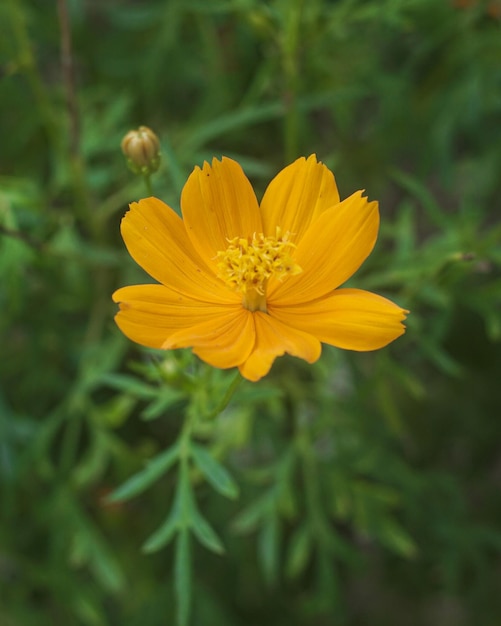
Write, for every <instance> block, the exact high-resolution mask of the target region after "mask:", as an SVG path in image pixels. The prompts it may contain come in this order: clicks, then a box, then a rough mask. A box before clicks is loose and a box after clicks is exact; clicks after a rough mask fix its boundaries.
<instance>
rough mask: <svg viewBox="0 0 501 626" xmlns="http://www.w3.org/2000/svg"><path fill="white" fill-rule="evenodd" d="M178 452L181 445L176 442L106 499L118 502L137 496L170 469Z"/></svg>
mask: <svg viewBox="0 0 501 626" xmlns="http://www.w3.org/2000/svg"><path fill="white" fill-rule="evenodd" d="M178 453H179V446H178V444H177V443H176V444H174V445H173V446H172V447H171V448H169V449H168V450H165V451H164V452H162V453H161V454H159V455H158V456H156V457H155V458H154V459H152V460H151V461H149V462H148V464H147V465H146V467H145V469H144V470H142V471H141V472H138V473H137V474H134V476H132V477H131V478H129V480H127V481H126V482H125V483H124V484H123V485H121V486H120V487H119V488H118V489H116V490H115V491H114V492H113V493H112V494H111V495H110V496H108V497H107V498H106V500H107V501H108V502H118V501H122V500H128V499H129V498H132V497H134V496H137V495H138V494H139V493H141V492H143V491H144V490H145V489H147V487H149V486H150V485H151V484H152V483H154V482H155V481H156V480H158V479H159V478H160V476H162V474H164V473H165V472H166V471H167V470H168V469H169V467H170V466H171V465H172V464H173V463H174V461H175V460H176V459H177V457H178Z"/></svg>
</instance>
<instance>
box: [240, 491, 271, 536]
mask: <svg viewBox="0 0 501 626" xmlns="http://www.w3.org/2000/svg"><path fill="white" fill-rule="evenodd" d="M272 506H273V494H270V493H265V494H264V495H263V496H261V497H260V498H258V499H257V500H255V501H254V502H252V503H251V504H250V505H249V506H248V507H247V508H245V509H244V510H243V511H242V512H241V513H240V514H239V515H237V517H236V518H235V520H234V521H233V523H232V527H233V530H234V532H236V533H239V534H242V535H245V534H247V533H250V532H252V531H254V530H256V528H258V526H259V525H260V522H261V520H262V518H263V517H265V516H266V515H267V514H268V513H269V511H270V507H272Z"/></svg>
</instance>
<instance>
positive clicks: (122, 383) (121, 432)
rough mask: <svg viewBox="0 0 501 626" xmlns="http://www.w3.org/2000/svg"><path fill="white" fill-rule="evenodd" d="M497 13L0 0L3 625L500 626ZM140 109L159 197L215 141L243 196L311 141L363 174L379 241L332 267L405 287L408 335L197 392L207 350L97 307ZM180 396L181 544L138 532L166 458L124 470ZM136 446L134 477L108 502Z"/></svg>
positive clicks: (110, 287)
mask: <svg viewBox="0 0 501 626" xmlns="http://www.w3.org/2000/svg"><path fill="white" fill-rule="evenodd" d="M66 12H67V16H66V17H65V14H66ZM500 13H501V8H500V4H499V3H498V2H496V1H495V0H494V1H489V2H482V1H478V2H474V1H470V2H465V1H462V2H460V1H456V2H452V0H450V1H449V0H359V1H353V0H337V1H335V0H332V1H328V0H308V1H303V0H272V1H270V2H258V1H257V0H227V1H217V0H214V1H211V0H206V1H202V0H199V1H196V0H147V1H144V2H134V1H132V0H109V1H104V2H98V1H97V0H87V1H85V0H71V1H70V0H68V1H67V2H65V1H63V0H60V1H59V2H49V1H44V2H34V1H29V0H6V1H5V2H2V3H1V5H0V63H1V65H0V71H1V74H0V311H1V314H0V331H1V337H0V351H1V352H0V356H1V358H0V497H1V501H0V507H1V508H0V625H1V626H32V625H33V626H54V625H55V626H72V625H82V626H108V625H109V626H115V625H117V626H118V625H120V626H135V625H136V624H137V625H138V626H139V625H141V626H158V625H163V624H166V625H170V624H174V623H175V620H176V619H177V620H178V623H183V620H184V622H185V623H188V618H187V615H188V613H190V614H191V617H190V623H191V624H193V625H200V626H202V625H208V626H211V625H212V624H218V625H221V626H243V625H249V626H254V625H256V626H257V625H259V626H266V625H268V624H270V625H272V624H273V626H285V625H287V626H323V625H325V626H397V625H398V626H421V625H426V626H470V625H471V626H497V625H498V624H499V615H501V595H500V593H499V589H500V584H501V561H500V550H501V498H500V488H501V455H500V435H501V428H500V415H501V411H500V408H501V394H500V381H501V352H500V349H499V348H500V338H501V223H500V220H499V213H500V205H499V197H500V193H501V182H500V180H501V177H500V172H501V21H500V17H499V14H500ZM70 34H71V40H72V41H71V44H72V48H71V57H68V56H67V55H64V54H63V55H61V50H63V51H64V50H66V51H68V49H69V48H68V47H67V46H68V35H70ZM141 124H145V125H147V126H149V127H151V128H153V129H154V130H155V132H156V133H157V134H158V136H159V138H160V141H161V146H162V164H161V167H160V170H159V172H158V173H157V174H155V175H154V176H153V177H152V184H153V188H154V193H155V195H157V196H158V197H160V198H162V199H163V200H165V201H166V202H168V203H169V204H170V205H171V206H173V207H175V208H177V207H178V204H179V194H180V191H181V189H182V186H183V184H184V181H185V180H186V177H187V175H188V174H189V173H190V171H191V170H192V168H193V167H194V165H196V164H199V165H200V164H202V162H203V160H204V159H207V160H210V159H211V158H212V157H213V156H217V157H220V156H221V155H222V154H225V155H227V156H230V157H233V158H236V159H237V160H238V161H239V162H240V163H241V164H242V166H243V167H244V169H245V171H246V173H247V174H248V176H249V177H250V178H251V180H252V182H253V184H254V186H255V189H256V191H257V194H258V196H261V194H262V192H263V191H264V189H265V187H266V185H267V183H268V182H269V180H271V178H272V177H273V176H274V175H275V174H276V173H277V172H278V171H279V170H280V169H281V168H282V167H284V166H285V165H286V164H288V163H290V162H291V161H293V160H294V159H296V158H297V157H298V156H301V155H306V156H307V155H309V154H311V153H316V154H317V156H318V158H319V159H321V160H322V161H323V162H324V163H326V164H327V165H328V166H329V167H330V168H331V169H332V170H333V171H334V172H335V175H336V179H337V182H338V186H339V189H340V193H341V197H342V198H344V197H347V196H348V195H350V194H351V193H353V192H354V191H356V190H357V189H365V190H366V192H367V194H368V195H369V198H371V199H378V200H379V202H380V210H381V218H382V226H381V232H380V237H379V240H378V244H377V246H376V249H375V251H374V253H373V254H372V256H371V257H370V259H369V260H368V261H367V262H366V263H365V264H364V267H363V268H362V269H361V270H360V271H359V272H358V273H357V275H356V276H355V278H354V279H353V280H352V281H350V285H354V286H356V287H360V288H363V289H369V290H373V291H375V292H377V293H381V294H382V295H386V296H388V297H390V298H392V299H394V300H395V301H396V302H398V303H399V304H400V305H402V306H404V307H406V308H408V309H410V310H411V315H410V316H409V319H408V329H407V333H406V335H404V336H403V337H402V338H400V339H399V340H398V341H397V342H395V343H394V344H392V345H391V346H389V347H388V348H386V349H384V350H381V351H379V352H376V353H368V354H360V353H346V352H342V351H339V350H335V349H333V348H325V349H324V352H323V355H322V357H321V359H320V361H319V362H318V363H317V364H315V365H314V366H309V365H307V364H306V363H303V362H300V361H298V360H295V359H292V358H288V357H284V358H282V359H280V360H278V361H277V362H276V363H275V365H274V367H273V369H272V372H271V374H270V375H269V376H268V377H267V378H266V379H264V380H262V381H261V382H259V383H257V384H251V383H248V382H243V383H242V384H241V385H240V387H239V388H238V390H237V392H236V395H235V396H234V398H233V401H232V403H231V404H230V405H229V407H228V408H227V409H226V410H225V411H224V412H223V413H221V414H220V415H219V416H218V417H214V416H212V417H211V416H210V415H208V413H210V412H211V411H210V410H209V409H210V408H211V407H214V406H215V405H217V403H218V400H219V399H220V398H221V397H223V396H224V392H225V389H226V388H227V387H228V386H229V385H230V380H231V377H232V374H231V373H227V372H219V371H210V370H208V369H206V368H202V367H201V366H200V364H199V363H197V361H196V359H193V358H192V357H191V355H190V353H189V352H188V351H186V352H181V353H177V352H176V353H174V354H168V355H165V354H162V353H156V352H153V351H148V350H143V349H141V348H139V347H138V346H135V345H133V344H131V343H130V342H128V341H127V340H126V339H125V338H124V337H123V336H122V335H121V334H120V333H119V331H118V330H117V328H116V327H115V325H114V322H113V314H114V311H115V306H114V305H113V303H112V302H111V293H112V292H113V291H114V290H115V289H116V288H118V287H120V286H123V285H127V284H134V283H138V282H139V283H140V282H143V281H145V280H147V278H146V277H145V275H144V273H143V272H142V271H141V270H140V269H139V268H138V267H136V266H135V264H134V262H133V261H132V259H131V258H130V257H129V256H128V255H127V253H126V251H125V248H124V246H123V243H122V241H121V238H120V234H119V223H120V219H121V217H122V215H123V214H124V212H125V211H126V207H127V203H128V202H130V201H132V200H136V199H138V198H140V197H142V196H144V195H146V192H145V187H144V183H143V181H142V180H141V178H140V177H134V175H133V174H132V173H131V172H129V171H128V170H127V167H126V165H125V161H124V158H123V156H122V154H121V152H120V140H121V138H122V137H123V136H124V135H125V133H126V132H127V131H128V130H130V129H132V128H136V127H137V126H139V125H141ZM186 372H187V373H188V374H189V375H190V376H191V378H189V377H188V379H187V378H186V377H184V375H185V373H186ZM190 380H191V381H193V380H196V381H197V384H196V385H195V386H193V385H192V386H191V387H190V384H191V383H189V381H190ZM187 381H188V382H187ZM191 413H193V414H196V415H197V416H198V417H197V419H198V418H199V422H198V425H197V428H196V429H195V432H194V441H196V442H197V444H198V446H199V448H198V450H199V452H198V457H196V459H195V457H194V459H195V460H194V465H193V466H192V467H191V469H190V471H189V476H188V479H187V480H189V484H190V485H191V487H190V489H192V493H193V494H195V495H194V497H195V498H196V502H197V507H198V510H199V511H201V512H203V516H204V519H206V520H208V522H210V526H211V528H212V529H213V530H212V532H213V533H217V536H216V535H215V534H214V535H211V533H210V532H209V531H207V528H206V527H205V526H203V525H202V526H200V525H199V526H198V532H199V535H197V537H194V538H193V540H192V541H191V542H190V544H189V548H190V551H187V552H186V553H185V554H182V555H181V556H179V551H180V548H179V545H180V543H179V542H178V543H177V544H176V546H177V547H174V544H171V543H168V544H166V545H164V546H162V549H161V550H159V551H157V552H155V553H153V554H144V553H143V552H142V551H141V546H142V545H143V544H144V542H145V541H146V540H147V538H148V536H150V535H151V533H153V532H154V531H155V529H156V528H158V527H159V526H161V525H162V524H163V522H164V520H165V518H166V516H168V514H169V511H170V509H171V505H172V502H173V498H174V492H175V490H176V476H177V475H178V470H176V468H175V467H174V466H171V467H169V468H165V469H166V471H165V473H163V474H159V475H158V476H157V478H158V480H157V481H155V482H154V481H153V480H151V483H148V485H146V482H144V480H145V479H144V474H141V471H142V468H144V467H145V463H146V462H147V460H148V459H150V458H151V457H153V456H154V455H158V454H161V453H162V451H163V450H165V449H168V448H169V447H170V446H172V444H173V442H174V441H175V440H176V437H177V436H178V434H179V432H180V430H181V427H182V424H183V420H184V419H185V418H184V417H183V415H185V414H188V415H189V414H191ZM200 450H202V451H201V452H200ZM204 452H209V453H210V457H209V460H207V458H206V457H207V455H205V456H204ZM210 459H217V460H218V461H217V463H216V462H215V463H213V464H211V461H210ZM204 460H205V465H204ZM197 463H198V469H197V467H196V465H197ZM223 466H224V467H223ZM224 468H226V469H224ZM167 470H168V471H167ZM137 472H139V476H140V479H139V480H143V482H144V484H142V488H141V489H142V493H138V495H137V496H136V497H134V498H130V499H127V500H117V501H114V502H113V503H110V501H107V500H105V496H106V495H107V494H109V493H110V492H111V491H113V490H114V489H116V488H117V487H118V486H119V485H120V484H122V483H124V481H127V479H129V478H130V477H131V476H133V475H134V474H136V473H137ZM141 477H142V478H141ZM187 484H188V483H187ZM129 485H130V483H129ZM146 486H147V487H148V488H147V489H146ZM237 491H238V494H237ZM224 496H228V497H226V498H225V497H224ZM204 533H205V534H204ZM200 542H201V543H202V544H203V545H200ZM218 542H219V543H218ZM222 546H224V548H225V553H224V554H216V553H217V552H220V551H221V549H222ZM207 548H208V549H207ZM176 550H177V552H176ZM190 564H191V568H192V569H191V571H192V576H191V577H190V576H189V575H188V574H189V567H190ZM183 568H184V569H183ZM190 580H191V585H190ZM187 607H188V608H187ZM189 607H191V610H189ZM176 616H177V617H176Z"/></svg>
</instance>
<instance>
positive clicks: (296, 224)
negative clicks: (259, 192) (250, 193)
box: [261, 154, 339, 243]
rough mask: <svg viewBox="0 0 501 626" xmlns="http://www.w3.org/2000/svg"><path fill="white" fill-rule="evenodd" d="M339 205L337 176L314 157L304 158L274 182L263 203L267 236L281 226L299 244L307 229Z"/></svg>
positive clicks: (262, 208)
mask: <svg viewBox="0 0 501 626" xmlns="http://www.w3.org/2000/svg"><path fill="white" fill-rule="evenodd" d="M338 203H339V193H338V190H337V186H336V181H335V180H334V175H333V174H332V172H331V171H330V170H329V169H327V167H326V166H325V165H324V164H323V163H319V162H318V161H317V158H316V156H315V155H314V154H312V155H311V156H310V157H308V159H305V158H304V157H301V158H300V159H297V161H294V163H292V164H291V165H289V166H287V167H286V168H285V169H283V170H282V171H281V172H280V173H279V174H277V176H275V178H274V179H273V180H272V181H271V183H270V184H269V186H268V188H267V189H266V191H265V194H264V196H263V199H262V201H261V215H262V218H263V225H264V234H265V235H275V232H276V227H277V226H279V227H280V228H281V229H282V232H283V233H286V232H287V231H289V232H290V233H291V241H293V242H295V243H297V242H298V241H299V240H300V239H301V237H302V236H303V234H304V233H305V232H306V230H307V228H308V226H309V225H310V224H311V223H312V222H313V221H315V219H316V218H317V217H318V216H319V215H320V214H321V213H322V212H323V211H325V210H326V209H329V208H330V207H332V206H334V205H335V204H338Z"/></svg>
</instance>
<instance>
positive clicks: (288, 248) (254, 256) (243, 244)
mask: <svg viewBox="0 0 501 626" xmlns="http://www.w3.org/2000/svg"><path fill="white" fill-rule="evenodd" d="M289 235H290V233H288V232H287V233H285V235H282V232H281V230H280V228H278V227H277V230H276V235H275V237H265V236H264V235H263V234H262V233H260V234H256V233H254V235H252V239H251V238H250V237H247V238H244V237H234V238H233V239H230V240H228V243H229V246H228V247H227V248H226V250H222V251H220V252H218V253H217V256H216V259H217V261H218V263H217V267H218V276H219V277H220V278H221V279H222V280H224V282H225V283H226V284H227V285H228V286H229V287H230V288H231V289H233V290H234V291H238V292H240V293H241V294H242V303H243V305H244V306H245V307H246V308H247V309H249V310H250V311H266V285H267V283H268V280H269V278H270V277H271V276H276V278H278V280H280V281H282V280H284V279H285V278H286V277H287V276H294V275H296V274H299V273H300V272H301V271H302V270H301V268H300V267H299V265H297V264H296V263H295V262H294V259H293V258H292V253H293V250H294V248H295V247H296V246H295V245H294V244H293V243H292V242H291V241H289Z"/></svg>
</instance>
